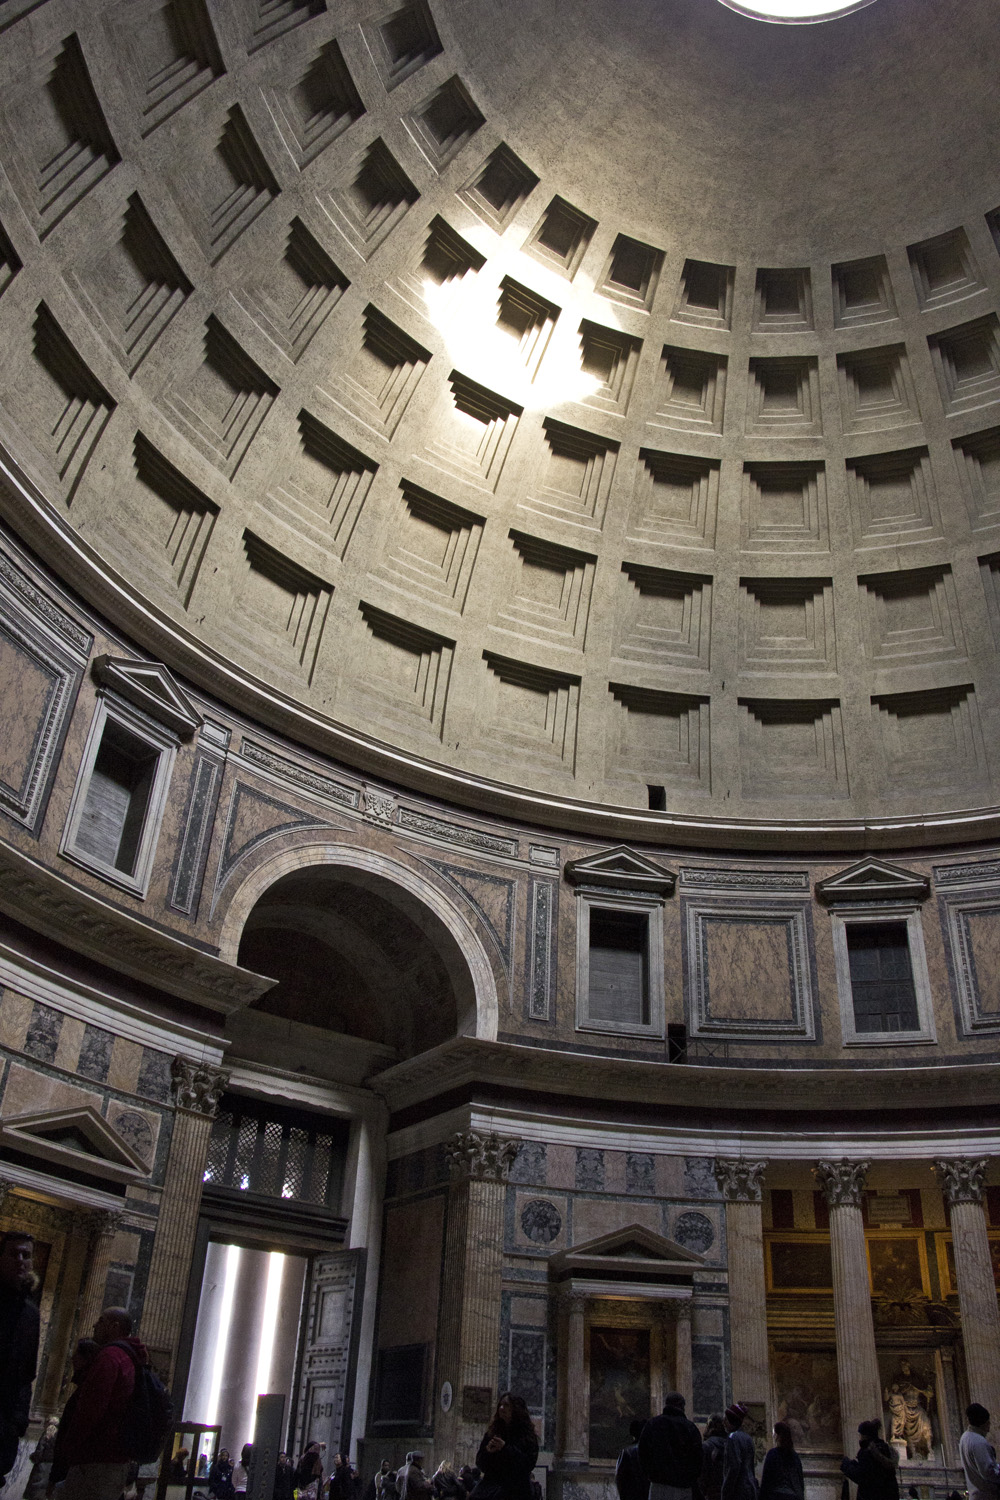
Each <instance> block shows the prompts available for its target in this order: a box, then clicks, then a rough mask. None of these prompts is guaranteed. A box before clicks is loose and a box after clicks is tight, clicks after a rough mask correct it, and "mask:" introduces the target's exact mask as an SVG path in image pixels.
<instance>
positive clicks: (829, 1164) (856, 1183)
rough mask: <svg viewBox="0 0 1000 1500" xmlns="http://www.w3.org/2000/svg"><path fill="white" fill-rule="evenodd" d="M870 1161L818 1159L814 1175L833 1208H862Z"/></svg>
mask: <svg viewBox="0 0 1000 1500" xmlns="http://www.w3.org/2000/svg"><path fill="white" fill-rule="evenodd" d="M870 1167H871V1162H870V1161H818V1162H817V1163H816V1165H815V1166H814V1167H813V1176H814V1177H815V1178H816V1181H817V1182H818V1183H819V1185H820V1187H821V1188H822V1190H823V1192H824V1193H825V1194H826V1201H827V1203H828V1204H829V1205H830V1207H831V1208H860V1207H861V1195H862V1193H863V1192H864V1190H865V1178H866V1177H867V1176H868V1170H869V1168H870Z"/></svg>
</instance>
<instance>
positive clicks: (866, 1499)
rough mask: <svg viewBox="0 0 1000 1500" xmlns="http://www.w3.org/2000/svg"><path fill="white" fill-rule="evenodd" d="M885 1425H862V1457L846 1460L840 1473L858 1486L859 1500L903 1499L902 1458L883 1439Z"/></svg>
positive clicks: (876, 1422) (841, 1463)
mask: <svg viewBox="0 0 1000 1500" xmlns="http://www.w3.org/2000/svg"><path fill="white" fill-rule="evenodd" d="M881 1426H882V1423H881V1422H878V1421H874V1420H873V1421H871V1422H860V1423H859V1424H858V1439H859V1442H858V1456H857V1458H843V1459H841V1461H840V1472H841V1473H842V1474H846V1476H847V1478H848V1479H850V1480H853V1482H854V1483H855V1484H856V1485H857V1487H858V1500H899V1480H898V1479H897V1477H896V1465H897V1464H898V1462H899V1459H898V1457H897V1455H896V1454H895V1452H894V1451H893V1449H892V1448H890V1447H889V1444H888V1443H884V1442H883V1441H882V1439H881V1438H880V1437H879V1431H880V1429H881Z"/></svg>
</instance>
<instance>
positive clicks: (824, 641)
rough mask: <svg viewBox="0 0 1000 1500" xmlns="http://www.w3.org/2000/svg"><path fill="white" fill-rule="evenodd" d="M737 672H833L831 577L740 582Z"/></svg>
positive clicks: (835, 667) (758, 579)
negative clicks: (738, 665) (738, 661)
mask: <svg viewBox="0 0 1000 1500" xmlns="http://www.w3.org/2000/svg"><path fill="white" fill-rule="evenodd" d="M739 660H740V670H741V672H749V673H760V674H768V675H770V674H772V673H781V674H784V673H788V672H794V673H801V672H809V673H830V672H836V670H837V642H836V629H835V617H834V604H833V580H832V578H741V579H740V608H739Z"/></svg>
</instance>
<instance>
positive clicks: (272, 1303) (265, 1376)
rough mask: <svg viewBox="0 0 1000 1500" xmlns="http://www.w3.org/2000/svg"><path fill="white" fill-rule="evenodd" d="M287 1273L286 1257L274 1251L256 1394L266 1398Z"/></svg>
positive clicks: (271, 1261) (268, 1277)
mask: <svg viewBox="0 0 1000 1500" xmlns="http://www.w3.org/2000/svg"><path fill="white" fill-rule="evenodd" d="M284 1273H285V1257H284V1256H283V1255H282V1254H281V1251H280V1250H272V1251H271V1253H270V1255H269V1256H268V1260H267V1290H266V1291H265V1293H264V1310H263V1312H262V1313H261V1319H260V1352H259V1353H258V1355H257V1376H256V1379H255V1382H254V1392H255V1394H256V1395H258V1396H266V1395H267V1389H268V1383H269V1381H270V1379H271V1356H272V1355H273V1353H274V1335H275V1332H276V1330H277V1326H278V1306H279V1303H280V1302H281V1278H282V1276H283V1275H284Z"/></svg>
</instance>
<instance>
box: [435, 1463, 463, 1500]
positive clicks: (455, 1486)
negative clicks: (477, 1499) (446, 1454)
mask: <svg viewBox="0 0 1000 1500" xmlns="http://www.w3.org/2000/svg"><path fill="white" fill-rule="evenodd" d="M431 1489H432V1490H433V1491H434V1500H465V1485H464V1484H463V1483H462V1481H461V1480H460V1479H459V1477H458V1475H457V1474H456V1473H455V1470H454V1469H453V1468H452V1466H451V1464H450V1463H449V1462H448V1460H447V1459H446V1458H443V1459H442V1460H441V1462H440V1463H439V1464H438V1466H437V1468H436V1469H435V1470H434V1473H433V1474H432V1475H431Z"/></svg>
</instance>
